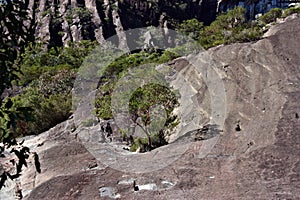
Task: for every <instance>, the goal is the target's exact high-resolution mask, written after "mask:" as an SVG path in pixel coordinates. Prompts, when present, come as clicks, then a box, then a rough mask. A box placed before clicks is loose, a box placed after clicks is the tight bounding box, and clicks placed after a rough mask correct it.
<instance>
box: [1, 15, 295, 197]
mask: <svg viewBox="0 0 300 200" xmlns="http://www.w3.org/2000/svg"><path fill="white" fill-rule="evenodd" d="M267 35H268V36H267V37H266V38H264V39H262V40H260V41H258V42H255V43H245V44H233V45H227V46H221V47H216V48H213V49H210V50H209V51H208V52H207V53H208V54H209V55H211V56H212V58H213V60H214V64H215V66H216V67H217V69H216V71H217V73H218V74H219V76H220V77H221V78H222V80H223V82H224V85H225V89H226V108H227V112H226V119H225V125H224V128H223V133H222V134H221V135H220V137H219V139H218V141H217V143H216V145H214V146H213V148H212V149H211V151H210V152H209V153H208V154H207V155H206V156H205V157H202V156H201V155H200V154H201V151H202V147H203V145H205V143H206V142H207V141H209V140H204V141H196V142H188V143H174V144H171V145H167V146H164V147H162V148H158V149H155V150H153V151H151V152H147V153H145V154H141V156H142V157H143V159H144V160H150V161H151V162H152V163H154V164H157V165H160V164H161V163H163V162H164V160H163V159H162V158H172V157H173V156H174V154H173V153H172V152H178V151H180V150H181V149H182V148H183V147H185V146H186V145H187V146H188V149H187V150H186V151H185V153H184V154H183V155H182V156H181V157H180V158H179V159H177V160H176V161H174V162H173V163H171V164H170V165H168V166H166V167H164V168H162V169H159V170H157V171H154V172H151V173H138V174H136V173H132V172H122V171H119V170H116V169H114V168H113V167H107V166H106V165H105V163H106V162H105V160H103V159H105V156H104V154H103V159H102V160H101V152H100V159H99V158H98V159H99V161H97V160H96V159H95V157H94V156H93V155H92V154H91V153H90V152H89V151H87V149H86V148H85V147H84V146H83V145H82V144H83V141H80V140H79V137H78V135H80V134H83V135H85V136H86V138H88V137H89V136H91V135H95V134H96V135H97V134H99V130H98V129H99V126H98V125H96V126H92V127H90V128H85V129H80V128H78V129H77V130H75V131H74V130H73V129H74V126H73V123H74V122H73V119H70V120H68V121H66V122H64V123H62V124H59V125H58V126H56V127H54V128H52V129H51V130H49V131H47V132H45V133H43V134H41V135H39V136H36V137H30V138H28V140H26V141H25V145H27V146H29V147H30V149H32V150H33V151H37V152H38V153H39V155H40V159H41V169H42V173H41V174H35V172H34V169H33V168H32V167H28V169H26V170H24V175H22V177H21V179H20V183H21V188H22V192H23V194H24V196H26V199H110V198H117V197H121V199H297V198H298V197H299V196H300V193H299V185H300V178H299V177H300V168H299V166H300V164H299V163H300V154H299V152H300V138H299V134H298V133H299V131H300V123H299V122H300V121H299V113H300V107H299V97H300V90H299V84H300V76H299V74H300V68H299V65H300V43H299V42H297V41H299V39H300V18H299V17H297V18H295V19H291V17H289V18H288V19H287V21H286V22H284V23H281V24H278V25H276V26H275V27H273V28H271V30H270V31H269V33H268V34H267ZM199 58H201V55H199ZM184 59H185V58H181V60H184ZM184 63H186V62H176V61H174V62H173V66H174V67H175V68H176V67H177V68H180V69H181V72H184V70H188V69H189V68H188V65H186V64H184ZM179 72H180V70H179ZM193 78H195V77H194V76H191V77H190V79H193ZM199 81H201V80H200V79H199ZM216 84H217V83H216ZM199 92H202V91H199ZM198 95H199V94H197V95H196V96H198ZM204 95H206V93H204ZM204 99H205V98H204ZM199 102H201V101H200V100H199ZM203 105H204V104H203ZM205 109H207V108H205ZM297 116H298V117H297ZM82 120H83V119H82ZM238 121H239V122H240V128H241V130H240V131H237V130H236V126H237V122H238ZM212 139H213V138H212ZM38 144H43V145H41V146H40V145H38ZM38 146H39V147H38ZM106 146H107V145H106V144H103V143H97V142H95V146H92V147H88V149H89V148H95V149H97V148H98V147H103V148H104V149H105V148H106ZM108 147H109V146H108ZM108 147H107V148H108ZM157 155H160V156H161V157H160V156H157ZM111 158H112V160H113V159H114V158H113V157H111ZM101 161H102V162H101ZM123 167H124V169H125V168H130V167H135V166H130V164H128V165H126V166H123ZM32 175H33V176H32ZM134 179H135V180H136V184H137V185H138V186H139V187H140V190H139V191H138V192H134V190H133V186H132V184H133V180H134ZM10 188H11V190H8V189H7V190H8V193H9V191H10V192H11V193H13V191H14V189H13V184H12V186H11V187H10ZM151 188H152V189H153V190H151ZM143 189H144V190H143ZM1 192H3V191H1ZM1 196H2V194H1Z"/></svg>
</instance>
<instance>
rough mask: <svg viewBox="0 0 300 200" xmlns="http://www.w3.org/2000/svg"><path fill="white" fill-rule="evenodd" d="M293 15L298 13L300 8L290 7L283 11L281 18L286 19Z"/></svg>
mask: <svg viewBox="0 0 300 200" xmlns="http://www.w3.org/2000/svg"><path fill="white" fill-rule="evenodd" d="M294 13H300V7H291V8H287V9H285V10H284V11H283V14H282V17H287V16H289V15H291V14H294Z"/></svg>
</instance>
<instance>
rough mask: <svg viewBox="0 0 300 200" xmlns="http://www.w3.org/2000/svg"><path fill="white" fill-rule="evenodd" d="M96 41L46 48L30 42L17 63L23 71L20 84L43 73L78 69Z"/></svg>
mask: <svg viewBox="0 0 300 200" xmlns="http://www.w3.org/2000/svg"><path fill="white" fill-rule="evenodd" d="M95 46H96V42H92V41H86V40H83V41H81V42H79V43H69V46H68V47H65V48H60V47H55V48H54V47H53V48H51V49H49V50H47V49H45V48H44V46H43V45H42V44H36V45H33V44H30V45H29V46H28V47H27V48H26V49H25V52H24V53H23V54H22V55H21V56H19V61H18V62H17V65H19V66H20V68H21V71H22V73H20V74H19V76H20V80H19V83H18V84H19V85H23V86H25V85H28V84H29V83H30V82H31V81H33V80H35V79H38V78H39V77H40V75H41V74H44V73H46V72H49V71H56V70H62V69H74V68H75V69H76V68H79V67H80V65H81V64H82V62H83V60H84V58H85V57H86V56H87V55H88V54H89V53H90V52H91V51H92V50H93V49H94V48H95Z"/></svg>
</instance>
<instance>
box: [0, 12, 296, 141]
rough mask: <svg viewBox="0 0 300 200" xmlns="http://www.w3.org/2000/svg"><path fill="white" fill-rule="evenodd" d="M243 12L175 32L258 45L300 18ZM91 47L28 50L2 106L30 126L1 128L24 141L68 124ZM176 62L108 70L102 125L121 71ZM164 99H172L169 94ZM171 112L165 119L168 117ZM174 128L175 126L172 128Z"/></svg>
mask: <svg viewBox="0 0 300 200" xmlns="http://www.w3.org/2000/svg"><path fill="white" fill-rule="evenodd" d="M245 12H246V11H245V9H243V8H241V7H236V8H235V9H233V10H230V11H229V12H228V13H223V14H221V15H219V16H218V17H217V19H216V20H215V21H214V22H213V23H211V24H210V25H209V26H204V25H203V23H202V22H199V21H197V20H196V19H191V20H186V21H184V22H183V23H182V24H179V25H177V27H178V28H177V30H179V31H181V32H183V33H184V34H187V35H189V36H191V37H192V38H193V39H195V40H196V41H198V42H199V43H200V44H201V45H202V46H203V47H204V48H206V49H208V48H210V47H214V46H217V45H221V44H230V43H235V42H249V41H256V40H258V39H260V38H261V37H262V35H263V33H264V32H265V31H266V30H268V27H269V25H270V24H272V23H276V19H277V18H281V17H286V16H288V15H290V14H293V13H300V8H289V9H287V10H284V11H283V10H281V9H278V8H275V9H272V10H270V11H269V12H268V13H266V14H264V15H263V16H261V17H260V18H259V19H257V20H255V21H247V20H246V18H245ZM95 46H96V42H92V41H81V42H79V43H70V44H69V46H68V47H65V48H61V47H52V48H50V49H45V48H44V46H43V45H42V44H30V45H28V46H27V48H26V49H25V52H24V53H23V54H22V55H20V56H19V58H18V59H16V60H15V64H14V65H15V66H18V67H20V70H21V72H20V73H18V76H19V78H18V79H16V80H15V81H14V88H15V89H16V90H17V91H18V92H17V93H16V94H14V95H13V96H12V97H10V98H6V99H5V102H12V105H11V106H10V107H9V109H10V110H11V111H14V112H16V111H17V110H18V108H19V107H30V108H32V111H31V113H30V115H29V114H28V116H30V117H28V118H29V119H30V120H29V121H28V119H27V120H24V119H19V120H17V121H16V123H15V124H14V127H12V126H8V125H7V123H6V119H7V118H6V117H3V118H1V120H0V127H1V128H2V129H4V130H7V131H9V132H11V133H12V134H13V135H14V136H25V135H30V134H39V133H41V132H43V131H45V130H47V129H49V128H51V127H53V126H54V125H56V124H58V123H60V122H62V121H64V120H66V119H67V118H68V117H69V116H70V115H71V114H72V110H71V90H72V85H73V83H74V80H75V76H76V72H77V69H78V68H79V67H80V65H81V63H82V62H83V60H84V58H85V56H87V55H88V54H89V53H90V52H91V51H92V50H93V48H94V47H95ZM176 57H177V56H176V55H174V54H172V53H170V52H168V51H163V52H151V51H149V52H147V51H146V52H144V51H142V52H139V53H132V54H129V55H125V56H123V57H121V58H119V59H117V60H116V61H114V62H113V63H111V64H110V65H109V66H108V67H107V72H109V73H110V74H111V75H114V77H115V79H107V80H106V81H107V82H108V83H109V84H106V85H103V86H101V87H100V88H99V92H98V95H97V96H98V97H97V100H96V105H95V107H96V110H95V113H96V114H97V116H98V117H99V118H101V119H110V118H112V114H111V108H110V94H111V92H112V89H113V87H114V84H115V82H116V81H117V79H118V78H120V74H121V72H122V71H124V70H126V69H128V68H132V67H134V66H136V65H141V64H145V63H150V62H156V63H163V62H167V61H169V60H172V59H174V58H176ZM148 90H149V88H148V89H147V88H144V89H142V91H141V92H142V93H147V92H148ZM151 90H153V88H151ZM101 94H105V95H101ZM168 95H171V96H172V92H171V93H169V94H168ZM168 95H167V96H168ZM162 99H163V98H162ZM5 102H4V103H3V104H2V105H1V106H2V108H1V109H2V110H5V105H7V104H5ZM133 102H135V103H134V104H132V105H134V106H135V108H132V110H135V109H136V108H141V109H142V110H145V107H144V106H145V105H146V104H145V102H139V101H135V100H133ZM139 104H143V105H139ZM174 105H175V104H174ZM148 106H149V105H148ZM173 108H174V106H173V107H172V109H173ZM172 109H171V110H172ZM171 110H170V112H169V113H171V112H172V111H171ZM136 113H137V112H136ZM144 118H145V116H144ZM169 118H170V120H169V121H168V124H172V123H175V122H176V118H174V116H171V115H169ZM171 118H172V120H171ZM176 123H177V122H176ZM176 123H175V124H173V125H174V126H175V125H176ZM166 126H168V125H166ZM0 134H1V133H0Z"/></svg>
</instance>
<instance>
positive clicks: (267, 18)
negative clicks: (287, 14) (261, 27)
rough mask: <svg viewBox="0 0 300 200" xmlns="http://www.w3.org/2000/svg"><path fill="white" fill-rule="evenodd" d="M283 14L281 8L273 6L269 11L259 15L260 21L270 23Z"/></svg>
mask: <svg viewBox="0 0 300 200" xmlns="http://www.w3.org/2000/svg"><path fill="white" fill-rule="evenodd" d="M281 16H282V9H281V8H272V9H271V10H270V11H269V12H267V13H265V14H264V15H262V16H260V17H259V21H261V22H263V23H264V24H269V23H271V22H275V21H276V19H277V18H280V17H281Z"/></svg>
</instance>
